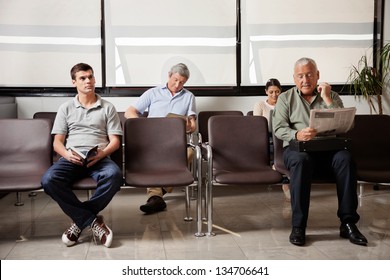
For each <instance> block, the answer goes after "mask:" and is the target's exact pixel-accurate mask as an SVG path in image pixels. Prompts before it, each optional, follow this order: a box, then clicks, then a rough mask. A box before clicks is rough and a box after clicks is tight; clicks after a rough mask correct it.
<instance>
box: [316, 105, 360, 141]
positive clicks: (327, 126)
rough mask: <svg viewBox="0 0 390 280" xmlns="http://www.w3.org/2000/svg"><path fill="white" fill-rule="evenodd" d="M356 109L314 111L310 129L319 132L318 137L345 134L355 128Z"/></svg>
mask: <svg viewBox="0 0 390 280" xmlns="http://www.w3.org/2000/svg"><path fill="white" fill-rule="evenodd" d="M355 114H356V108H355V107H351V108H337V109H312V110H310V125H309V126H310V127H311V128H314V129H316V130H317V135H318V136H326V135H336V134H340V133H345V132H347V131H348V130H350V129H351V128H352V127H353V121H354V119H355Z"/></svg>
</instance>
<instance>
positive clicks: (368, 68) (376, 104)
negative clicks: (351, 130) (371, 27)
mask: <svg viewBox="0 0 390 280" xmlns="http://www.w3.org/2000/svg"><path fill="white" fill-rule="evenodd" d="M374 55H375V56H376V62H377V63H376V64H377V66H372V65H371V64H370V61H369V58H368V57H367V55H363V56H362V57H361V58H360V60H359V62H358V64H357V66H352V68H351V70H350V73H349V76H348V80H347V83H348V84H349V86H350V91H351V92H353V93H354V94H355V97H356V98H364V99H366V100H367V102H368V105H369V107H370V113H371V114H372V112H373V111H374V112H375V113H378V114H380V115H382V114H383V108H382V93H383V88H384V86H385V83H386V82H388V80H387V78H388V75H389V72H390V43H387V44H385V45H384V46H383V47H382V48H381V49H380V50H379V51H378V52H377V53H376V54H374ZM378 69H380V71H378Z"/></svg>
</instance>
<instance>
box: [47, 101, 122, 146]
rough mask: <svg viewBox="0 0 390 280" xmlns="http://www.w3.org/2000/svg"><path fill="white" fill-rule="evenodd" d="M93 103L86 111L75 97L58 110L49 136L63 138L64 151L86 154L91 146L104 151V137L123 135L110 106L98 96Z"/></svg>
mask: <svg viewBox="0 0 390 280" xmlns="http://www.w3.org/2000/svg"><path fill="white" fill-rule="evenodd" d="M96 96H97V101H96V103H95V104H94V105H93V106H92V107H91V108H89V109H86V108H84V107H83V106H82V105H81V104H80V102H79V101H78V95H76V96H75V97H74V98H73V99H72V100H69V101H68V102H65V103H64V104H62V105H61V106H60V108H59V109H58V112H57V115H56V119H55V121H54V125H53V130H52V134H62V135H67V136H66V148H69V147H72V146H73V147H76V148H78V149H80V150H89V149H90V148H92V147H94V146H95V145H99V148H101V149H104V148H105V147H106V146H107V145H108V143H109V139H108V135H120V136H122V135H123V131H122V127H121V123H120V119H119V116H118V114H117V112H116V109H115V107H114V105H112V104H111V103H110V102H108V101H106V100H104V99H102V98H101V97H100V96H99V95H98V94H96Z"/></svg>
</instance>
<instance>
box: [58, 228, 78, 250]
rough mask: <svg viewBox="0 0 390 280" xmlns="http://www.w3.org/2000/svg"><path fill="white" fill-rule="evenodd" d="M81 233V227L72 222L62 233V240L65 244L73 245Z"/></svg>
mask: <svg viewBox="0 0 390 280" xmlns="http://www.w3.org/2000/svg"><path fill="white" fill-rule="evenodd" d="M80 235H81V229H80V228H79V227H78V226H77V225H76V224H75V223H73V224H72V225H71V226H70V228H68V229H67V230H66V231H65V232H64V233H63V234H62V242H64V244H65V245H66V246H68V247H69V246H73V245H74V244H76V242H77V240H78V239H79V237H80Z"/></svg>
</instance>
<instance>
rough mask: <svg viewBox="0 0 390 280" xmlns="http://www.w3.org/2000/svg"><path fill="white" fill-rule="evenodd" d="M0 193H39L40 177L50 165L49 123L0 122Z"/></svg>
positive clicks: (26, 120)
mask: <svg viewBox="0 0 390 280" xmlns="http://www.w3.org/2000/svg"><path fill="white" fill-rule="evenodd" d="M0 130H1V133H0V191H1V192H16V194H17V201H16V204H15V205H17V206H20V205H23V203H22V200H21V193H22V192H27V191H35V190H39V189H41V177H42V175H43V174H44V173H45V172H46V170H47V169H48V168H49V167H50V166H51V164H52V148H51V147H52V138H51V135H50V131H51V123H50V121H48V120H43V119H39V120H38V119H35V120H34V119H3V120H0Z"/></svg>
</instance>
